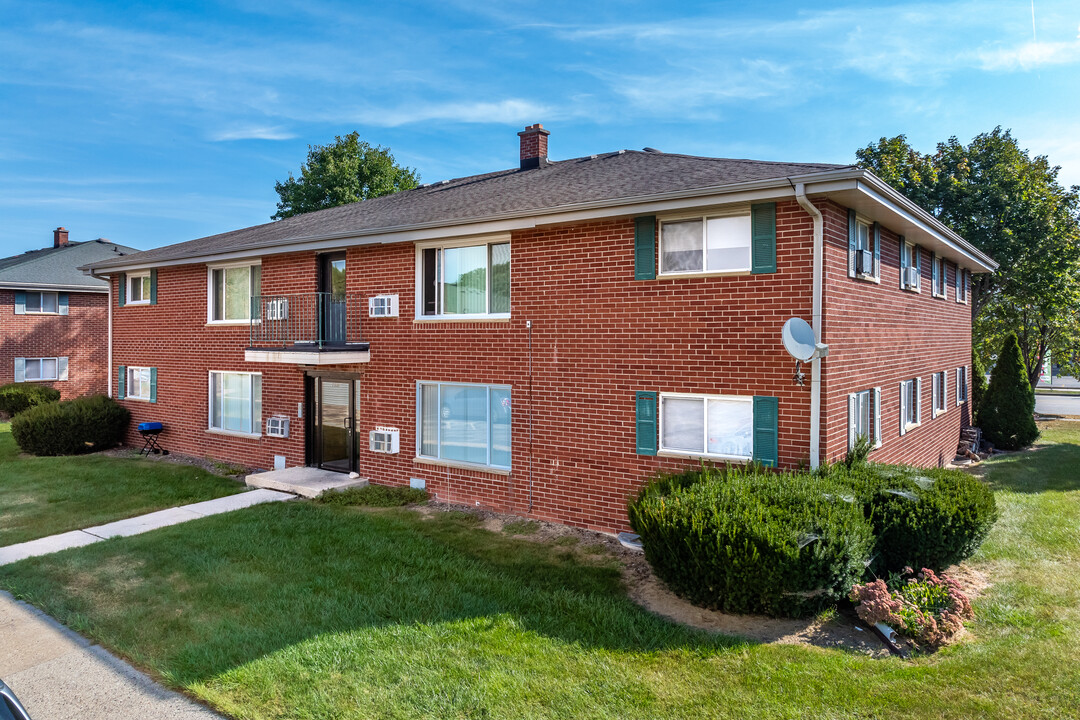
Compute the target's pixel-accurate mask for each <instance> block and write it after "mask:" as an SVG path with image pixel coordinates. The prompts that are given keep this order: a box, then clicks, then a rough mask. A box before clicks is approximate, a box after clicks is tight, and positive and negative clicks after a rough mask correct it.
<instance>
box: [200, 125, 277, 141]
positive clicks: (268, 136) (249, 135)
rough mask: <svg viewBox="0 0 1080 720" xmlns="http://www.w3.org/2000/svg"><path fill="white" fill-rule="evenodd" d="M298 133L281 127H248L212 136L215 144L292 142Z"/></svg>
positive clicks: (216, 133) (221, 131)
mask: <svg viewBox="0 0 1080 720" xmlns="http://www.w3.org/2000/svg"><path fill="white" fill-rule="evenodd" d="M294 137H296V133H294V132H290V131H288V130H286V129H284V128H283V127H281V126H280V125H276V126H272V127H271V126H265V125H261V126H260V125H246V126H243V127H236V128H230V129H228V130H218V131H217V132H213V133H211V134H210V139H211V140H213V141H214V142H227V141H230V140H292V139H293V138H294Z"/></svg>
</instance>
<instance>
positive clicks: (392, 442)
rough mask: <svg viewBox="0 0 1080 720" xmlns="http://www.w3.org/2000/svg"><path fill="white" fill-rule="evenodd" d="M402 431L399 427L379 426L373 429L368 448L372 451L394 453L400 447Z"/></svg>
mask: <svg viewBox="0 0 1080 720" xmlns="http://www.w3.org/2000/svg"><path fill="white" fill-rule="evenodd" d="M400 443H401V433H400V431H399V430H398V429H397V428H378V429H376V430H372V431H371V436H370V440H369V444H368V449H370V450H371V452H377V453H386V454H387V455H394V454H396V453H397V452H398V450H399V449H400Z"/></svg>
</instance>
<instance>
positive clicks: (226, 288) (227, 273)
mask: <svg viewBox="0 0 1080 720" xmlns="http://www.w3.org/2000/svg"><path fill="white" fill-rule="evenodd" d="M261 281H262V266H260V265H250V264H245V265H231V266H228V267H215V268H210V281H209V283H208V284H209V290H210V293H209V295H210V300H209V305H210V312H209V322H220V323H228V322H247V321H248V320H250V319H251V299H252V298H253V297H257V296H258V295H261V294H262V290H261Z"/></svg>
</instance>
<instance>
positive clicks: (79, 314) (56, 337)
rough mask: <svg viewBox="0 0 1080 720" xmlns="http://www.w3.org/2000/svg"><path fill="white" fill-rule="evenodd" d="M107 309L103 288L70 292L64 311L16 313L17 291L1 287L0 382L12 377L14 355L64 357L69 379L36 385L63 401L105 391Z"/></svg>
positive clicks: (107, 300) (107, 303) (3, 382)
mask: <svg viewBox="0 0 1080 720" xmlns="http://www.w3.org/2000/svg"><path fill="white" fill-rule="evenodd" d="M108 311H109V298H108V295H106V294H105V293H79V292H73V293H68V314H67V315H16V314H15V291H14V290H0V385H4V384H6V383H9V382H13V381H14V379H15V358H17V357H30V358H36V357H67V358H68V379H67V380H66V381H63V380H57V381H52V382H43V383H40V384H43V385H49V386H51V387H55V388H56V389H57V390H59V391H60V396H61V398H62V399H64V400H69V399H71V398H73V397H79V396H80V395H92V394H95V393H104V392H106V391H107V390H108V384H107V382H106V378H107V374H108V370H107V368H106V366H107V365H108V342H107V337H108V322H107V314H108Z"/></svg>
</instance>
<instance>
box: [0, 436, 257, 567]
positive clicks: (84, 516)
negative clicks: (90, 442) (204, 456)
mask: <svg viewBox="0 0 1080 720" xmlns="http://www.w3.org/2000/svg"><path fill="white" fill-rule="evenodd" d="M243 489H244V488H243V486H242V485H240V484H239V483H237V482H236V481H235V480H229V479H227V478H222V477H218V476H216V475H211V474H210V473H208V472H205V471H203V470H200V469H198V468H194V467H190V466H186V465H177V464H173V463H166V462H152V461H149V460H137V459H134V458H118V457H104V456H102V455H91V456H84V457H29V456H20V452H19V447H18V445H16V444H15V440H14V439H12V437H11V427H10V425H9V424H7V423H0V547H3V546H5V545H14V544H15V543H20V542H25V541H27V540H34V539H36V538H41V537H46V536H48V535H55V534H56V533H62V532H67V531H69V530H78V529H80V528H85V527H92V526H94V525H100V524H102V523H107V522H111V521H113V520H120V519H122V518H129V517H134V516H135V515H142V514H143V513H148V512H153V511H154V510H161V509H163V508H168V507H174V506H176V505H185V504H187V503H193V502H199V501H200V500H210V499H212V498H216V497H222V496H224V495H231V494H233V493H236V492H240V491H241V490H243Z"/></svg>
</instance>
